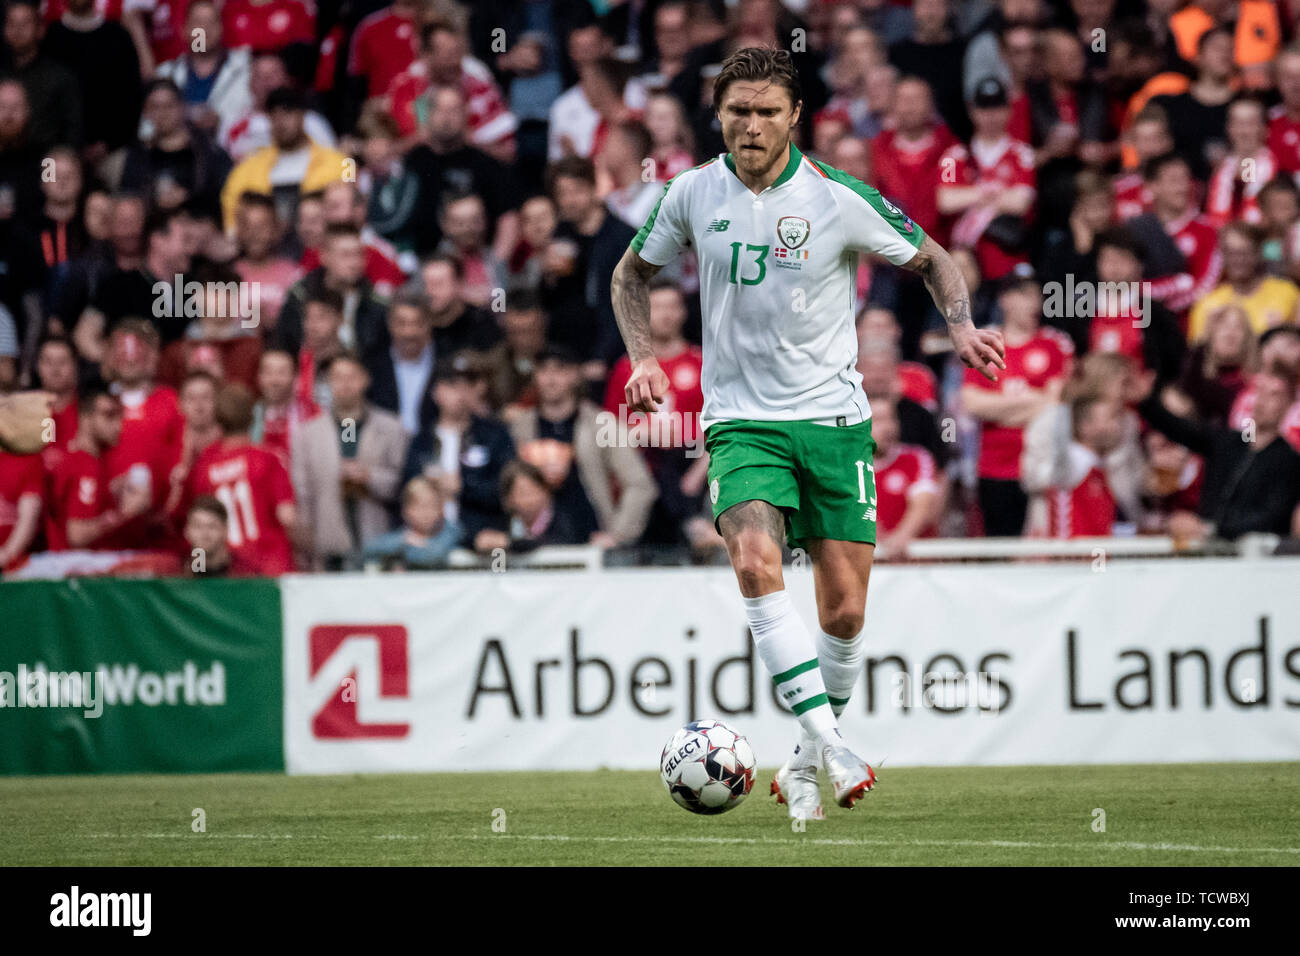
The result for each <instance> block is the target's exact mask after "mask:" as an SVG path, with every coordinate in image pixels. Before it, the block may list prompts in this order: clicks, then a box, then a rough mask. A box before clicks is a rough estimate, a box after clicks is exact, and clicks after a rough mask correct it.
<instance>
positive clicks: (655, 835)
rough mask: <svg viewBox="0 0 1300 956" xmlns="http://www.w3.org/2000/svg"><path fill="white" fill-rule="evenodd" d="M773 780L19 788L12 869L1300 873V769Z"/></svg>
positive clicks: (119, 783) (6, 822) (224, 778)
mask: <svg viewBox="0 0 1300 956" xmlns="http://www.w3.org/2000/svg"><path fill="white" fill-rule="evenodd" d="M770 780H771V773H770V771H764V772H763V773H762V774H761V775H760V776H759V778H758V782H757V783H756V784H755V788H754V792H753V793H752V794H751V795H750V796H749V798H748V799H747V800H746V801H745V802H744V803H743V804H742V805H741V806H739V807H738V808H736V809H735V810H733V811H732V812H730V813H727V814H724V815H722V816H718V817H701V816H695V815H692V814H690V813H687V812H686V811H684V810H682V809H680V808H679V807H677V806H676V805H675V804H673V803H672V801H671V800H669V798H668V795H667V794H666V793H665V792H664V789H663V786H662V785H661V784H660V782H659V779H658V775H657V774H655V773H642V772H614V771H600V772H595V773H494V774H479V773H475V774H470V773H464V774H456V773H442V774H402V775H385V776H372V775H365V776H340V777H286V776H281V775H271V774H229V775H215V776H102V777H36V778H3V779H0V833H3V834H5V839H4V840H2V841H0V865H5V866H22V865H45V866H50V865H54V866H58V865H77V866H123V865H125V866H136V865H151V866H167V865H187V866H194V865H198V866H219V865H270V866H281V865H347V866H358V865H384V864H401V865H415V866H428V865H470V866H473V865H486V866H505V865H592V864H595V865H601V864H610V865H661V864H662V865H674V866H681V865H696V864H699V865H728V866H735V865H745V864H752V865H786V864H790V865H795V864H817V865H858V866H861V865H894V866H899V865H903V866H906V865H1030V866H1046V865H1051V866H1059V865H1082V866H1090V865H1099V866H1129V865H1164V866H1177V865H1199V866H1221V865H1227V866H1232V865H1282V866H1296V865H1300V805H1298V804H1297V801H1296V800H1295V794H1296V793H1297V791H1298V790H1300V763H1275V764H1199V765H1192V764H1169V765H1150V766H1105V767H1010V768H1006V767H978V768H976V767H962V768H943V769H937V768H936V769H899V770H890V769H889V768H888V767H886V768H885V769H884V771H883V772H882V774H881V782H880V784H879V785H878V786H877V789H876V791H875V792H874V793H872V794H870V795H869V796H868V797H867V798H866V799H865V800H864V801H863V802H862V803H860V804H859V805H858V808H857V809H855V810H853V811H852V812H846V811H843V810H840V809H838V808H837V807H834V806H832V805H831V804H830V802H829V794H828V793H827V794H826V798H827V799H826V806H827V811H826V812H827V817H828V819H827V820H826V821H824V822H810V823H808V824H807V827H806V830H805V832H798V831H797V830H795V829H793V828H792V826H791V821H790V820H789V818H788V817H786V815H785V808H784V807H779V808H778V807H777V806H776V805H775V801H774V799H773V798H771V797H768V796H767V795H766V794H767V788H768V783H769V782H770ZM196 810H202V812H203V813H202V820H203V823H204V825H205V827H206V832H195V827H196V822H197V820H198V819H199V817H198V816H197V815H196V814H195V811H196ZM1098 810H1102V811H1104V812H1105V818H1104V819H1105V832H1098V831H1097V830H1095V829H1094V827H1095V826H1098V825H1099V821H1100V820H1101V817H1100V815H1099V814H1097V812H1096V811H1098ZM494 823H495V829H494ZM499 831H503V832H499Z"/></svg>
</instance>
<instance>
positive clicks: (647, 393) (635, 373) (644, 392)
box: [623, 358, 668, 413]
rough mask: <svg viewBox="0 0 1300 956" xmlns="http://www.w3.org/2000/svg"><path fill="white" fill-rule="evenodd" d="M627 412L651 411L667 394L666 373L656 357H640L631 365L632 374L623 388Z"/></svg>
mask: <svg viewBox="0 0 1300 956" xmlns="http://www.w3.org/2000/svg"><path fill="white" fill-rule="evenodd" d="M623 394H624V395H626V396H627V410H628V411H629V412H647V413H649V412H653V411H656V410H657V409H658V408H659V403H660V402H662V401H663V400H664V397H665V396H666V395H667V394H668V375H667V374H666V373H665V372H664V370H663V369H661V368H660V367H659V362H658V360H656V359H652V358H648V359H642V360H641V361H639V362H637V363H636V364H635V365H633V366H632V375H631V377H629V378H628V380H627V387H626V388H624V389H623Z"/></svg>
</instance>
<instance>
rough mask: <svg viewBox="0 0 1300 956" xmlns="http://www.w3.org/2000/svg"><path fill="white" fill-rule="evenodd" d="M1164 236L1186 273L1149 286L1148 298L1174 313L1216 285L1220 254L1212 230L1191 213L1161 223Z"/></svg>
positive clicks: (1167, 277)
mask: <svg viewBox="0 0 1300 956" xmlns="http://www.w3.org/2000/svg"><path fill="white" fill-rule="evenodd" d="M1165 232H1167V233H1168V234H1169V237H1170V238H1171V239H1173V240H1174V245H1176V246H1177V247H1178V251H1179V252H1181V253H1182V254H1183V258H1184V259H1185V260H1186V269H1185V271H1183V272H1179V273H1177V274H1176V275H1169V276H1161V277H1159V278H1157V279H1154V280H1153V281H1152V282H1151V297H1152V298H1153V299H1156V300H1157V301H1159V302H1161V303H1163V304H1164V306H1165V307H1166V308H1168V309H1172V310H1173V311H1175V312H1184V311H1186V310H1187V309H1190V308H1191V307H1192V306H1193V305H1194V304H1195V303H1196V302H1197V301H1199V300H1200V299H1202V298H1204V297H1205V296H1206V295H1208V294H1209V293H1210V292H1211V291H1213V289H1214V287H1215V286H1216V285H1218V284H1219V273H1220V272H1221V271H1222V270H1223V253H1221V252H1220V251H1219V234H1218V232H1217V231H1216V230H1215V228H1214V226H1213V225H1211V224H1210V223H1209V222H1208V221H1206V220H1205V219H1204V218H1203V217H1201V216H1200V215H1198V214H1197V212H1196V210H1194V209H1193V210H1192V211H1191V212H1189V213H1187V215H1185V216H1183V218H1181V219H1178V220H1175V221H1174V222H1168V223H1165Z"/></svg>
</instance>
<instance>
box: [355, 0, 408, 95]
mask: <svg viewBox="0 0 1300 956" xmlns="http://www.w3.org/2000/svg"><path fill="white" fill-rule="evenodd" d="M419 52H420V31H419V29H418V28H417V27H416V24H415V21H414V20H412V19H411V18H410V17H404V16H399V15H398V14H397V13H395V12H393V8H392V7H385V8H384V9H382V10H377V11H375V12H374V13H372V14H370V16H368V17H366V18H365V19H364V20H362V21H361V22H360V23H359V24H357V29H356V32H355V33H353V34H352V47H351V49H350V50H349V52H348V73H349V74H351V75H352V76H364V77H365V78H366V80H367V83H368V88H369V90H370V92H369V94H368V95H369V96H372V97H374V96H383V95H384V94H385V93H386V92H388V87H389V86H391V85H392V82H393V80H395V79H396V78H397V76H398V74H400V73H402V72H403V71H405V70H406V68H407V67H408V66H410V65H411V64H412V63H414V62H415V58H416V57H417V56H418V55H419Z"/></svg>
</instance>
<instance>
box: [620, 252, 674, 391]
mask: <svg viewBox="0 0 1300 956" xmlns="http://www.w3.org/2000/svg"><path fill="white" fill-rule="evenodd" d="M659 269H660V267H659V266H657V265H654V264H653V263H650V262H646V261H645V260H644V259H642V258H641V257H640V256H639V255H637V254H636V253H635V252H634V251H632V249H631V248H629V249H628V250H627V252H625V253H623V258H622V259H621V260H619V263H618V265H617V266H616V267H615V269H614V279H613V281H612V282H611V283H610V296H611V298H612V300H613V303H614V318H615V319H617V320H618V330H619V332H620V333H622V335H623V344H624V345H625V346H627V357H628V359H629V360H631V362H632V375H631V377H630V378H629V379H628V380H627V387H626V388H625V389H624V393H625V395H626V397H627V405H628V410H629V411H634V412H653V411H654V410H655V409H656V408H658V407H659V403H660V402H661V401H663V399H664V396H665V395H667V393H668V376H667V375H666V374H665V373H664V370H663V369H662V368H660V367H659V360H658V359H656V358H655V353H654V345H653V342H652V341H651V338H650V280H651V278H653V277H654V275H655V273H656V272H658V271H659Z"/></svg>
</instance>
